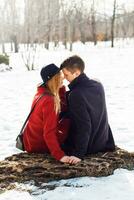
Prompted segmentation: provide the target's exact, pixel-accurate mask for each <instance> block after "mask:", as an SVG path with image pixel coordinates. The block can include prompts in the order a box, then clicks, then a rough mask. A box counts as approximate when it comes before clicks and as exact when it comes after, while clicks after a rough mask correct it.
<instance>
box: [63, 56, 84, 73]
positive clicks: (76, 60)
mask: <svg viewBox="0 0 134 200" xmlns="http://www.w3.org/2000/svg"><path fill="white" fill-rule="evenodd" d="M63 68H66V69H67V70H69V71H74V70H75V69H79V70H80V71H81V73H83V71H84V69H85V63H84V61H83V60H82V59H81V58H80V57H79V56H77V55H74V56H71V57H69V58H67V59H66V60H64V62H63V63H62V64H61V66H60V69H63Z"/></svg>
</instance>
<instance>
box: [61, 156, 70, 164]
mask: <svg viewBox="0 0 134 200" xmlns="http://www.w3.org/2000/svg"><path fill="white" fill-rule="evenodd" d="M69 161H70V157H69V156H63V157H62V158H61V159H60V162H62V163H69Z"/></svg>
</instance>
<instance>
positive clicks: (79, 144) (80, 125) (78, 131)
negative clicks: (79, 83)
mask: <svg viewBox="0 0 134 200" xmlns="http://www.w3.org/2000/svg"><path fill="white" fill-rule="evenodd" d="M69 108H70V116H71V122H72V123H73V124H72V125H73V127H75V130H73V131H74V132H73V133H71V134H72V135H73V138H74V141H73V142H74V149H73V152H72V154H73V155H74V156H77V157H79V158H83V157H84V155H85V154H86V152H87V148H88V144H89V143H90V135H91V131H92V130H91V129H92V127H91V118H90V115H89V113H88V112H87V108H86V103H85V101H84V97H82V96H81V95H80V94H79V93H77V92H74V93H73V94H70V96H69Z"/></svg>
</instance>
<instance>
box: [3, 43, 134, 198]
mask: <svg viewBox="0 0 134 200" xmlns="http://www.w3.org/2000/svg"><path fill="white" fill-rule="evenodd" d="M133 45H134V44H131V45H128V44H127V43H125V44H124V45H122V46H121V47H116V48H113V49H111V48H109V47H108V46H107V45H98V47H93V46H90V45H89V44H87V45H85V46H84V45H81V44H80V43H77V44H76V45H75V46H74V50H73V52H72V53H70V52H69V51H67V50H64V49H63V48H62V47H60V48H58V49H56V50H55V51H53V50H52V49H51V50H50V51H47V50H44V51H42V50H40V52H39V55H38V62H37V63H38V69H36V70H35V71H32V72H28V71H26V68H25V67H24V64H23V62H22V59H21V55H19V54H11V56H10V66H11V67H13V70H12V71H7V72H1V73H0V159H1V160H2V159H4V158H5V157H7V156H9V155H12V154H13V153H17V152H19V150H17V149H16V148H15V138H16V136H17V134H18V133H19V130H20V128H21V126H22V124H23V121H24V119H25V118H26V116H27V114H28V112H29V110H30V106H31V101H32V98H33V95H34V93H35V91H36V86H37V84H38V83H39V82H41V78H40V74H39V71H40V67H41V66H43V65H46V64H49V63H51V62H54V63H56V64H57V65H60V63H61V62H62V61H63V60H64V59H65V58H67V57H68V56H70V55H73V54H77V55H79V56H81V57H82V58H83V59H84V61H85V63H86V71H85V72H86V73H87V75H88V76H89V77H91V78H97V79H99V80H100V81H101V82H102V83H103V85H104V88H105V93H106V101H107V108H108V115H109V123H110V125H111V128H112V130H113V135H114V138H115V142H116V144H117V145H118V146H120V147H121V148H124V149H126V150H128V151H134V123H133V115H134V103H133V102H134V59H133V52H134V47H133ZM65 183H66V186H64V184H65ZM51 184H53V183H51ZM54 184H55V183H54ZM56 184H57V186H58V187H57V188H56V189H54V190H51V191H46V190H43V189H42V190H40V189H38V188H35V187H34V186H31V185H28V186H27V185H24V186H23V187H24V188H25V187H29V188H30V189H31V190H32V194H29V193H27V192H19V191H15V190H12V191H9V192H5V193H2V194H1V195H0V200H6V199H10V200H15V199H18V200H19V199H21V200H23V199H25V200H31V199H32V200H34V199H37V200H41V199H44V200H45V199H49V200H50V199H51V200H62V199H64V200H87V199H94V200H106V199H109V200H114V199H116V200H121V199H122V200H132V199H133V196H134V171H127V170H125V169H118V170H116V171H115V173H114V175H112V176H109V177H103V178H94V177H92V178H89V177H83V178H77V179H70V180H61V181H60V182H56ZM67 185H68V186H67ZM20 187H22V186H20Z"/></svg>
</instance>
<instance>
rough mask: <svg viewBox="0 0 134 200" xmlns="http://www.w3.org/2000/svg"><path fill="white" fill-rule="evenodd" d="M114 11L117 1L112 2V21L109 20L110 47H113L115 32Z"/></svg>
mask: <svg viewBox="0 0 134 200" xmlns="http://www.w3.org/2000/svg"><path fill="white" fill-rule="evenodd" d="M116 9H117V0H114V4H113V15H112V19H111V47H114V31H115V17H116Z"/></svg>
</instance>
